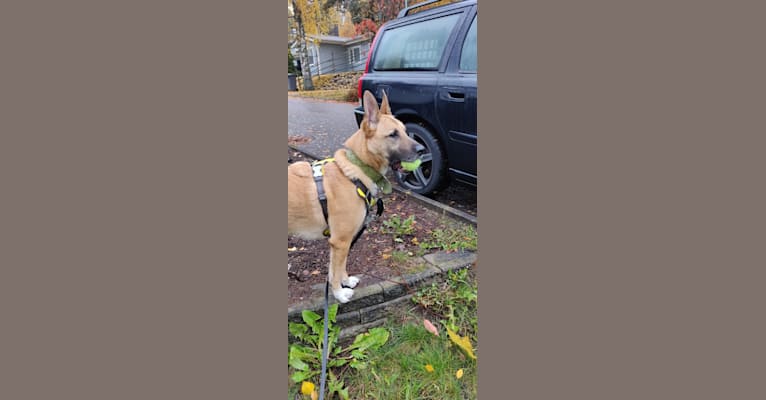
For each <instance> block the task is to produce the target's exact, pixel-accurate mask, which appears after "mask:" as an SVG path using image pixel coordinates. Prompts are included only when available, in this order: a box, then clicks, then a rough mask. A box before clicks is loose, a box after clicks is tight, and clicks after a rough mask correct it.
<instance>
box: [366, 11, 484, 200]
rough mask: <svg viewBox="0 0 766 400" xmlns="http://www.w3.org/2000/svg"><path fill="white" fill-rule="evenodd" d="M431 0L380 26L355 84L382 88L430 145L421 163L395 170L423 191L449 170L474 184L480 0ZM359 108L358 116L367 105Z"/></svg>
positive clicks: (395, 108)
mask: <svg viewBox="0 0 766 400" xmlns="http://www.w3.org/2000/svg"><path fill="white" fill-rule="evenodd" d="M434 3H438V1H428V2H425V3H421V4H417V5H414V6H412V7H408V8H405V9H404V10H402V11H401V12H400V13H399V15H398V16H397V18H396V19H394V20H392V21H389V22H387V23H386V24H385V25H383V26H382V27H381V28H380V30H378V33H377V34H376V35H375V39H373V43H372V46H371V47H370V52H369V54H368V56H367V65H366V66H365V72H364V75H362V77H361V78H360V79H359V88H358V95H359V98H360V99H361V97H362V93H364V91H365V90H369V91H370V92H372V93H373V94H374V95H375V97H376V98H377V100H378V102H380V101H381V99H382V93H383V91H385V92H386V94H387V95H388V101H389V104H390V105H391V111H392V113H393V114H394V115H395V116H396V117H397V118H398V119H400V120H401V121H402V122H404V123H405V125H406V126H407V132H408V133H409V135H410V136H412V137H414V138H415V140H417V141H418V142H420V143H421V144H422V145H423V146H425V148H426V150H425V152H424V153H423V164H422V165H421V167H420V168H418V169H417V170H416V171H415V172H413V173H404V172H402V173H399V172H396V173H395V175H396V180H397V181H398V183H399V184H400V185H401V186H402V187H404V188H405V189H408V190H411V191H413V192H415V193H419V194H429V193H431V192H433V191H434V190H437V189H439V188H441V187H443V186H444V185H445V184H446V183H447V182H448V181H449V179H450V178H452V179H455V180H458V181H461V182H464V183H468V184H470V185H473V186H476V184H477V170H476V145H477V131H476V103H477V87H476V71H477V52H476V20H477V2H476V0H473V1H470V0H469V1H461V2H457V3H452V4H448V5H443V6H438V7H433V6H434V5H435V4H434ZM429 5H430V6H431V7H433V8H429V9H427V10H424V11H420V12H415V11H418V9H423V8H426V7H424V6H429ZM354 113H355V117H356V121H357V124H360V123H361V121H362V117H363V116H364V109H363V107H362V106H361V105H360V106H359V107H357V108H356V109H355V110H354Z"/></svg>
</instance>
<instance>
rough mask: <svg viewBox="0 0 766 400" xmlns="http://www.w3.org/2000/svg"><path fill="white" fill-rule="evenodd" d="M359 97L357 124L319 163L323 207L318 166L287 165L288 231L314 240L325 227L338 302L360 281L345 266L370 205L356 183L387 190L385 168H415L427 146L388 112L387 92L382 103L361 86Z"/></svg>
mask: <svg viewBox="0 0 766 400" xmlns="http://www.w3.org/2000/svg"><path fill="white" fill-rule="evenodd" d="M362 103H363V105H364V118H363V120H362V122H361V124H360V127H359V130H357V131H356V132H355V133H354V134H352V135H351V136H350V137H349V138H348V139H347V140H346V141H345V142H344V144H343V145H344V147H345V148H343V149H339V150H337V151H336V152H335V154H334V157H333V159H331V161H330V162H326V163H324V164H323V165H322V166H321V169H322V172H321V187H323V191H324V194H325V196H326V209H325V210H326V211H323V205H322V203H321V202H320V201H319V194H320V190H319V189H318V188H319V187H320V183H318V182H317V181H316V180H315V170H316V168H312V165H311V164H309V163H308V162H305V161H299V162H295V163H293V164H290V165H288V167H287V234H288V236H290V235H294V236H296V237H300V238H303V239H308V240H317V239H322V238H325V237H326V234H327V230H328V229H329V239H328V243H329V245H330V263H329V267H328V275H327V279H328V281H329V284H330V289H331V290H332V294H333V296H334V297H335V299H337V300H338V302H340V303H347V302H349V301H350V300H351V297H352V296H353V295H354V290H353V288H354V287H356V286H357V284H358V283H359V278H358V277H355V276H349V275H348V273H347V272H346V263H347V260H348V253H349V250H350V248H351V245H352V243H353V241H354V240H355V238H356V237H357V235H358V234H360V233H361V231H362V230H363V229H364V227H365V224H366V219H367V214H368V212H369V208H368V207H371V206H372V203H370V202H369V201H367V200H369V198H368V199H367V200H365V198H364V196H362V194H361V193H360V190H358V188H359V186H357V183H361V184H362V185H363V186H364V187H366V188H367V189H368V194H369V196H371V197H372V198H379V197H380V195H381V194H388V193H390V192H391V184H390V182H388V180H387V179H386V178H385V175H386V173H387V172H388V171H389V170H390V169H391V168H394V169H397V170H401V169H404V170H410V171H411V170H412V169H414V168H416V167H414V168H413V167H412V165H413V164H415V165H418V164H419V163H415V162H416V161H419V160H420V158H419V153H420V152H421V151H423V150H424V149H425V148H424V147H423V146H421V145H420V144H419V143H418V142H416V141H415V140H413V139H412V138H411V137H409V136H408V135H407V132H406V130H405V126H404V124H403V123H402V122H401V121H399V120H398V119H396V117H394V116H393V115H392V114H391V108H390V106H389V104H388V97H387V96H386V94H385V93H383V98H382V101H381V106H380V108H378V103H377V101H376V100H375V97H374V96H373V95H372V93H370V92H369V91H365V93H364V96H363V100H362ZM403 165H407V166H408V167H403ZM325 212H326V215H327V218H326V219H325Z"/></svg>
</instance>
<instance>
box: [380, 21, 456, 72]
mask: <svg viewBox="0 0 766 400" xmlns="http://www.w3.org/2000/svg"><path fill="white" fill-rule="evenodd" d="M460 15H461V14H452V15H447V16H444V17H440V18H434V19H431V20H427V21H422V22H417V23H413V24H409V25H404V26H400V27H397V28H392V29H389V30H386V31H385V32H384V33H383V37H382V38H381V39H380V44H379V45H378V49H377V54H376V56H375V62H374V63H373V66H372V68H373V69H375V70H379V71H380V70H434V69H437V68H438V67H439V61H441V58H442V54H443V53H444V48H445V46H446V44H447V39H449V36H450V33H452V30H453V29H454V27H455V24H456V23H457V21H458V20H459V19H460Z"/></svg>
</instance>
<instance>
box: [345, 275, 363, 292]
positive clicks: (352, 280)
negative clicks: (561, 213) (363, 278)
mask: <svg viewBox="0 0 766 400" xmlns="http://www.w3.org/2000/svg"><path fill="white" fill-rule="evenodd" d="M341 283H342V284H343V286H345V287H348V288H352V289H353V288H355V287H356V285H358V284H359V278H357V277H355V276H349V277H348V278H346V279H344V280H343V281H342V282H341Z"/></svg>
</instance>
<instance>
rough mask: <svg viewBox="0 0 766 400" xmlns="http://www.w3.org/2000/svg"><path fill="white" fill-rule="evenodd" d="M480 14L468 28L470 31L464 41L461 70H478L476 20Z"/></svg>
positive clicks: (461, 53)
mask: <svg viewBox="0 0 766 400" xmlns="http://www.w3.org/2000/svg"><path fill="white" fill-rule="evenodd" d="M478 19H479V15H478V14H476V16H475V17H473V22H471V27H470V28H468V33H466V35H465V40H464V41H463V50H462V51H461V52H460V70H461V71H467V72H476V70H477V67H478V58H477V52H476V50H477V47H476V21H477V20H478Z"/></svg>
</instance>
